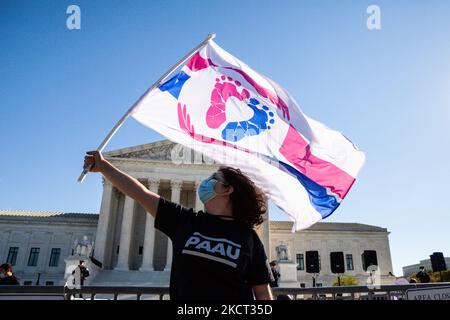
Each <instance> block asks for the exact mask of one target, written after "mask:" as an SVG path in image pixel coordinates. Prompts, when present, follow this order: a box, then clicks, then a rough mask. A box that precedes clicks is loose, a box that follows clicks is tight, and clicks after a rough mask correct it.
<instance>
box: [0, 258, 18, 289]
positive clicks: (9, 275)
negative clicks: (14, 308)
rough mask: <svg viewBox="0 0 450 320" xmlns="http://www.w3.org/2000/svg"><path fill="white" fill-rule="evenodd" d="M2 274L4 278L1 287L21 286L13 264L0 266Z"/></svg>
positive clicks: (0, 281) (1, 280)
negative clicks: (13, 269)
mask: <svg viewBox="0 0 450 320" xmlns="http://www.w3.org/2000/svg"><path fill="white" fill-rule="evenodd" d="M0 273H2V274H3V276H2V277H1V278H0V285H20V282H19V280H18V279H17V278H16V276H14V274H13V271H12V266H11V264H9V263H4V264H2V265H1V266H0Z"/></svg>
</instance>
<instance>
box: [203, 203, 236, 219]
mask: <svg viewBox="0 0 450 320" xmlns="http://www.w3.org/2000/svg"><path fill="white" fill-rule="evenodd" d="M205 210H206V212H207V213H208V214H210V215H213V216H223V217H230V218H233V210H232V208H231V204H230V203H229V202H226V203H224V202H222V201H208V202H207V203H206V204H205Z"/></svg>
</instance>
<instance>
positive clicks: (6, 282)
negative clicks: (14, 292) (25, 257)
mask: <svg viewBox="0 0 450 320" xmlns="http://www.w3.org/2000/svg"><path fill="white" fill-rule="evenodd" d="M0 285H2V286H11V285H20V282H19V280H18V279H17V278H16V277H15V276H9V277H3V278H0Z"/></svg>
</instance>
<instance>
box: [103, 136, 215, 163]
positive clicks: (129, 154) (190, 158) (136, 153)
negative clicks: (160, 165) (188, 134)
mask: <svg viewBox="0 0 450 320" xmlns="http://www.w3.org/2000/svg"><path fill="white" fill-rule="evenodd" d="M104 156H105V157H107V158H113V159H114V158H117V159H119V158H120V159H139V160H148V161H157V162H175V163H185V164H210V165H211V164H214V163H215V162H214V161H213V160H211V159H209V158H207V157H205V156H204V155H202V154H199V153H197V152H195V151H193V150H191V149H190V148H187V147H184V146H182V145H180V144H177V143H175V142H172V141H170V140H162V141H156V142H152V143H147V144H142V145H138V146H133V147H127V148H122V149H117V150H113V151H108V152H105V153H104Z"/></svg>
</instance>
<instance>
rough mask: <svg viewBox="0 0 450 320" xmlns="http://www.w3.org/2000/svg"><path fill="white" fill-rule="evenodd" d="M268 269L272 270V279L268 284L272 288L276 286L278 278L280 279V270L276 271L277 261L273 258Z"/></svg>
mask: <svg viewBox="0 0 450 320" xmlns="http://www.w3.org/2000/svg"><path fill="white" fill-rule="evenodd" d="M270 270H271V271H272V276H273V279H272V281H271V282H270V286H271V287H272V288H275V287H278V279H280V276H281V275H280V272H279V271H278V268H277V262H276V261H275V260H274V261H272V262H270Z"/></svg>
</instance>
